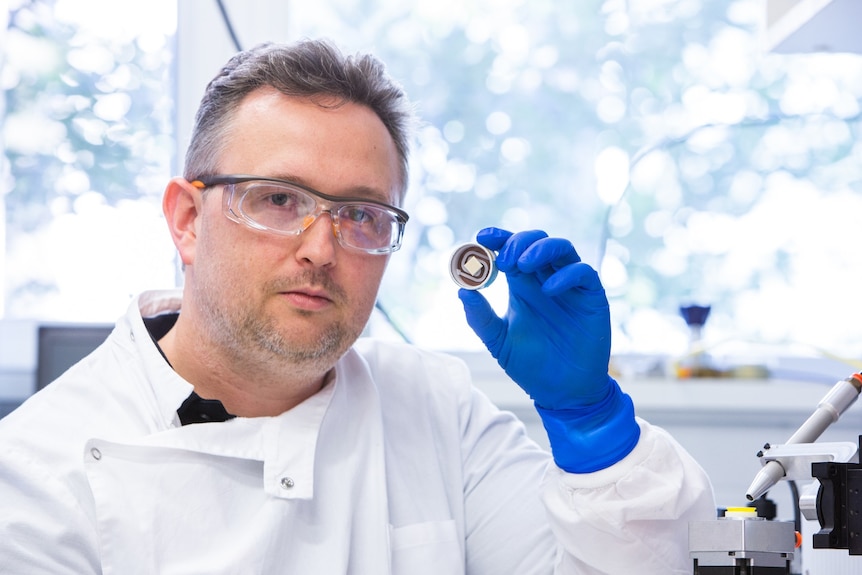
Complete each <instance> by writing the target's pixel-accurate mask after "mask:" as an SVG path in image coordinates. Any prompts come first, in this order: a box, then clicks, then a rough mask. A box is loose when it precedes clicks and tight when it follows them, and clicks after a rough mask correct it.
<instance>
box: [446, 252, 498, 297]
mask: <svg viewBox="0 0 862 575" xmlns="http://www.w3.org/2000/svg"><path fill="white" fill-rule="evenodd" d="M495 259H496V256H495V255H494V252H492V251H491V250H489V249H488V248H486V247H485V246H482V245H479V244H464V245H462V246H460V247H459V248H458V249H456V250H455V252H454V253H453V254H452V258H451V259H450V260H449V275H450V276H452V280H453V281H454V282H455V283H456V284H458V285H459V286H460V287H462V288H464V289H469V290H477V289H482V288H485V287H488V286H489V285H491V283H492V282H493V281H494V279H495V278H496V277H497V266H496V265H495V263H494V261H495Z"/></svg>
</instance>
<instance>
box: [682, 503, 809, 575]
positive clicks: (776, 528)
mask: <svg viewBox="0 0 862 575" xmlns="http://www.w3.org/2000/svg"><path fill="white" fill-rule="evenodd" d="M688 535H689V539H688V541H689V552H690V556H691V559H692V566H693V569H694V571H693V573H694V575H789V574H790V564H791V561H792V559H793V553H794V549H795V548H796V546H797V543H798V539H797V536H796V532H795V530H794V527H793V523H791V522H787V521H767V520H766V519H764V518H762V517H757V513H756V511H755V509H753V508H745V507H743V508H730V509H728V510H727V512H726V513H725V516H724V517H721V518H718V519H715V520H712V521H693V522H692V523H690V524H689V531H688Z"/></svg>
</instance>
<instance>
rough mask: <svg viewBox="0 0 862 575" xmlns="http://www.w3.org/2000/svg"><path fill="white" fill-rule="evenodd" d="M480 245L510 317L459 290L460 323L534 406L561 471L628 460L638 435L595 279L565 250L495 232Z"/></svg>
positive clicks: (543, 240)
mask: <svg viewBox="0 0 862 575" xmlns="http://www.w3.org/2000/svg"><path fill="white" fill-rule="evenodd" d="M477 241H478V242H479V243H480V244H481V245H483V246H485V247H486V248H488V249H491V250H495V251H498V255H497V261H496V264H497V269H498V270H499V271H500V272H501V273H503V274H505V276H506V279H507V281H508V284H509V308H508V311H507V312H506V314H505V316H504V317H503V318H500V317H498V316H497V314H496V313H495V312H494V310H493V309H492V308H491V306H490V305H489V304H488V302H487V300H485V298H484V296H482V295H481V294H480V293H478V292H476V291H471V290H465V289H461V290H460V291H459V293H458V296H459V298H460V299H461V301H462V303H463V304H464V311H465V313H466V316H467V323H468V324H469V325H470V327H471V328H472V329H473V331H475V332H476V335H478V336H479V338H480V339H481V340H482V342H483V343H484V344H485V346H486V347H487V348H488V350H489V351H490V352H491V355H493V356H494V357H495V358H496V359H497V361H498V363H499V364H500V366H501V367H502V368H503V369H504V370H505V371H506V373H507V374H508V375H509V376H510V377H511V378H512V379H513V380H514V381H515V382H516V383H517V384H518V385H520V386H521V387H522V388H523V389H524V390H525V391H526V392H527V393H528V394H529V395H530V397H531V398H532V399H533V401H534V402H535V404H536V408H537V410H538V412H539V415H540V416H541V417H542V422H543V423H544V425H545V429H546V430H547V432H548V437H549V439H550V442H551V448H552V451H553V453H554V459H555V461H556V463H557V465H558V466H560V467H561V468H562V469H564V470H566V471H570V472H574V473H584V472H588V471H595V470H597V469H602V468H604V467H607V466H609V465H612V464H613V463H616V462H617V461H619V460H620V459H622V458H623V457H625V456H626V455H627V454H628V453H629V452H630V451H631V450H632V449H633V448H634V446H635V444H636V443H637V440H638V437H639V434H640V429H639V427H638V425H637V422H636V421H635V420H634V408H633V406H632V403H631V399H630V398H629V397H628V396H627V395H625V394H623V393H622V391H621V390H620V388H619V386H618V385H617V384H616V382H615V381H614V380H613V379H611V378H610V377H609V376H608V362H609V360H610V349H611V338H610V331H611V328H610V312H609V309H608V301H607V297H606V296H605V292H604V289H603V287H602V285H601V281H600V280H599V277H598V274H597V273H596V272H595V270H593V268H591V267H590V266H589V265H587V264H585V263H583V262H581V258H580V256H578V253H577V252H576V251H575V248H574V247H573V246H572V244H571V243H570V242H569V241H568V240H564V239H560V238H549V237H548V236H547V234H546V233H545V232H542V231H538V230H535V231H529V232H521V233H518V234H512V233H511V232H508V231H505V230H501V229H498V228H486V229H484V230H482V231H480V232H479V234H478V236H477Z"/></svg>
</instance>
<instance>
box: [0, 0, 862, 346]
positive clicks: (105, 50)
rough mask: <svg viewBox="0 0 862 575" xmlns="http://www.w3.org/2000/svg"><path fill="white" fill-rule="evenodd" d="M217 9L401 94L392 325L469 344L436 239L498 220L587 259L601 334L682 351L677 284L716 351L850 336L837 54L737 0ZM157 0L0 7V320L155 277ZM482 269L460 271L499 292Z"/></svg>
mask: <svg viewBox="0 0 862 575" xmlns="http://www.w3.org/2000/svg"><path fill="white" fill-rule="evenodd" d="M13 4H16V3H15V2H13ZM119 4H122V5H123V7H122V8H120V7H119ZM240 4H241V3H235V4H234V3H228V4H227V8H228V12H229V13H230V12H235V13H234V14H232V15H233V16H234V20H235V23H239V24H243V25H244V26H238V32H239V34H238V36H239V38H240V40H243V41H245V42H246V44H247V45H250V44H251V43H253V42H257V41H261V40H264V39H275V40H289V39H292V38H300V37H306V36H326V37H330V38H332V39H334V40H335V41H337V42H338V43H339V44H340V45H341V46H343V47H344V48H345V49H346V50H347V51H356V50H363V51H365V50H370V51H372V52H374V53H375V54H377V55H379V56H380V57H381V58H382V59H383V60H384V61H385V62H386V63H387V64H388V66H389V69H390V72H391V73H392V74H393V75H394V76H395V77H396V78H398V79H399V80H401V81H402V82H403V84H404V85H405V88H406V89H407V91H408V93H409V94H410V95H411V98H412V99H413V100H414V101H415V102H416V103H417V104H418V109H419V112H420V115H421V116H422V118H423V119H424V121H425V122H426V123H425V125H424V127H423V128H422V129H421V130H420V132H419V134H418V136H417V141H416V145H415V149H414V155H413V159H412V182H411V189H410V192H409V194H408V199H407V205H406V208H407V210H408V211H409V212H410V214H411V220H410V223H409V224H408V227H407V234H406V238H405V243H406V245H405V247H404V248H403V249H402V251H401V252H399V253H396V254H395V255H394V256H393V258H392V260H391V264H390V269H389V272H388V276H387V278H386V280H385V282H384V286H383V289H382V292H381V303H382V306H383V307H384V308H385V309H386V310H387V311H388V312H389V315H390V316H391V318H392V320H393V322H394V323H395V324H396V325H397V326H398V327H399V328H400V330H401V331H403V333H404V334H406V335H407V336H408V337H409V338H410V339H411V340H413V341H415V342H417V343H420V344H422V345H426V346H429V347H434V348H448V349H451V348H453V347H454V348H460V349H466V350H470V349H479V348H480V344H479V342H478V339H477V338H476V337H475V336H474V335H473V334H472V332H470V331H469V328H467V326H466V323H465V322H464V320H463V314H462V312H461V309H460V304H459V302H458V300H457V297H456V287H455V286H454V284H453V283H452V282H451V280H450V279H449V278H448V273H447V269H448V258H449V255H450V254H451V252H452V250H453V249H454V248H455V247H456V246H457V245H458V244H460V243H461V242H464V241H469V240H470V239H471V238H472V236H473V235H474V234H475V232H476V231H477V230H478V229H480V228H482V227H484V226H489V225H498V226H501V227H506V228H509V229H513V230H519V229H526V228H542V229H545V230H547V231H548V232H549V233H551V234H553V235H562V236H565V237H567V238H570V239H571V240H572V241H573V243H574V244H575V246H576V247H577V248H578V250H579V252H580V254H581V255H582V257H583V259H584V260H585V261H587V262H588V263H590V264H592V265H594V266H596V267H597V268H598V269H599V270H600V272H601V275H602V278H603V281H604V283H605V285H606V287H607V290H608V295H609V298H610V301H611V305H612V313H613V321H614V352H615V353H618V354H620V353H630V352H634V353H661V354H679V353H682V352H684V350H685V349H686V346H687V345H688V337H689V332H688V330H687V328H686V326H685V324H684V322H683V320H682V318H681V316H680V313H679V307H680V306H681V305H684V304H688V303H699V304H708V305H711V306H712V312H711V314H710V318H709V320H708V323H707V326H706V328H705V330H704V335H705V337H706V340H707V341H709V342H713V343H714V344H715V345H716V348H715V349H718V348H719V347H721V346H724V347H723V348H722V349H724V350H725V351H726V352H727V353H735V352H736V351H738V350H740V349H744V350H749V349H751V347H752V343H757V344H764V345H772V346H774V347H773V349H779V346H780V349H781V352H780V353H782V354H787V353H803V354H804V353H815V354H816V353H820V350H821V349H822V350H827V351H828V352H830V353H833V354H838V355H843V356H856V355H858V354H859V352H860V349H861V348H862V330H860V329H858V328H857V327H856V326H855V321H854V320H856V319H858V318H860V317H862V298H859V297H858V296H857V294H856V290H854V285H855V284H854V282H855V281H856V279H855V275H856V274H855V273H854V270H856V269H857V268H858V265H859V264H860V256H859V255H858V254H859V249H858V248H859V240H858V238H857V237H855V234H854V230H855V226H854V224H855V220H856V219H857V218H858V214H860V213H862V210H860V208H862V193H860V192H862V189H860V188H862V161H860V160H862V144H860V143H859V139H860V138H859V135H860V129H862V128H860V99H862V57H860V56H859V55H856V54H810V55H780V54H772V53H764V51H763V49H762V44H761V30H760V26H761V22H762V20H763V14H762V10H763V5H762V2H761V1H760V0H736V1H733V2H726V1H724V0H634V1H629V2H624V1H622V0H605V1H598V0H585V1H579V2H558V1H555V0H531V1H530V2H526V1H525V0H469V1H463V0H433V1H432V0H408V1H406V2H404V1H395V0H327V1H323V2H315V3H292V4H291V8H290V17H289V18H286V19H285V20H286V21H285V23H284V26H283V27H282V26H276V27H277V28H279V29H282V28H283V30H284V37H271V36H269V37H266V38H263V37H255V31H257V32H258V33H260V30H261V28H262V27H261V26H255V25H254V21H253V20H254V19H253V18H251V17H250V16H249V14H258V16H256V18H258V19H260V17H261V16H260V13H261V12H260V11H261V10H263V7H262V6H261V4H262V3H255V4H254V6H253V7H249V8H248V10H246V9H245V8H243V6H241V5H240ZM131 6H134V7H131ZM194 6H195V8H194V9H195V10H197V9H198V4H195V5H194ZM201 6H202V7H203V5H201ZM279 6H281V4H279ZM181 8H183V9H186V10H192V8H191V6H190V5H187V6H181ZM206 8H207V9H214V8H213V7H212V6H210V5H209V4H207V5H206ZM90 9H92V11H90ZM176 9H177V6H176V3H175V2H170V1H168V0H160V1H158V2H153V1H149V0H148V1H146V2H133V3H114V2H110V1H109V0H103V1H100V2H96V1H83V0H78V1H75V0H57V1H56V2H50V1H49V0H42V1H38V2H20V1H19V2H17V6H15V7H13V9H12V11H11V13H10V14H11V20H10V29H9V32H8V33H7V37H6V47H5V50H4V53H5V58H6V60H5V62H4V67H3V76H2V78H3V85H4V88H5V89H6V91H7V92H6V99H7V103H6V106H7V111H6V122H5V127H4V138H5V145H6V158H7V161H8V170H7V177H6V178H5V179H4V188H3V190H4V193H5V195H4V196H3V197H4V203H5V209H6V215H5V226H6V237H7V244H6V246H5V264H3V265H4V266H5V272H4V278H5V289H4V293H5V304H4V306H3V309H4V310H5V314H6V317H30V316H40V317H46V318H49V319H54V320H56V319H87V320H94V321H101V320H106V319H107V320H112V319H114V318H115V317H116V316H117V315H119V314H120V313H121V312H122V310H123V308H124V307H125V302H127V301H128V298H129V297H130V296H131V295H132V294H133V293H135V292H138V291H141V290H143V289H149V288H153V287H164V286H170V285H173V284H174V283H175V282H176V278H175V269H176V265H175V259H174V249H173V246H172V245H171V243H170V239H169V237H168V234H167V231H166V230H165V228H164V225H163V223H162V222H161V219H160V218H161V216H160V213H159V211H160V210H159V199H160V196H161V193H162V190H163V189H164V184H165V181H166V179H167V177H169V176H170V175H172V173H175V172H176V170H172V169H170V162H171V158H172V156H173V154H174V151H173V150H172V148H171V145H170V142H171V141H173V140H172V132H171V130H172V119H171V115H170V114H171V102H170V98H169V95H170V94H171V90H168V89H166V86H168V85H170V83H171V82H172V81H173V79H172V76H171V55H172V53H171V38H172V34H173V30H174V26H175V24H176V23H175V21H174V19H175V12H176ZM129 10H132V11H133V12H131V13H130V12H128V11H129ZM252 10H258V12H253V11H252ZM279 10H282V11H283V10H284V9H283V8H279ZM118 11H122V12H123V13H122V14H118ZM263 12H264V13H266V11H265V10H263ZM102 18H107V19H108V20H109V21H110V22H111V25H110V26H109V27H107V28H103V29H97V27H98V24H99V22H100V21H101V19H102ZM250 18H251V21H250ZM117 22H123V23H124V26H117ZM126 25H127V27H126ZM267 26H268V29H270V30H272V28H273V26H275V24H274V23H268V24H267ZM201 33H206V35H207V38H209V39H210V41H211V44H213V45H214V46H210V45H209V44H207V47H208V48H212V47H215V48H217V49H219V50H221V49H223V48H224V47H223V46H221V44H225V43H226V42H224V41H223V39H219V40H218V42H217V41H215V40H212V37H213V34H214V30H213V28H212V27H207V29H206V30H204V31H202V32H201ZM220 33H223V30H221V31H220ZM216 44H218V46H215V45H216ZM219 63H221V61H220V62H219ZM213 72H214V70H213ZM207 75H208V76H209V75H211V74H207ZM200 89H202V86H201V87H200ZM199 97H200V93H199V92H197V93H195V94H194V98H195V100H196V99H197V98H199ZM180 136H182V133H181V134H180ZM0 251H2V250H0ZM0 257H2V256H0ZM504 284H505V282H504V281H503V280H502V279H498V281H497V282H496V283H495V284H494V285H493V286H492V287H491V288H489V289H488V290H486V293H487V294H488V296H489V298H490V299H491V300H492V302H493V303H494V304H495V306H497V307H498V308H500V309H501V310H502V308H503V305H504V299H505V286H504ZM374 326H375V329H376V333H379V334H387V333H391V332H388V331H387V329H388V328H386V327H385V326H384V325H383V322H375V324H374Z"/></svg>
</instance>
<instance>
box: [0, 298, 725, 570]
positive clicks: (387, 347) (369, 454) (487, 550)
mask: <svg viewBox="0 0 862 575" xmlns="http://www.w3.org/2000/svg"><path fill="white" fill-rule="evenodd" d="M179 304H180V295H179V292H149V293H147V294H143V295H142V296H141V297H140V298H139V299H138V300H136V301H135V302H134V303H133V304H132V306H131V307H130V310H129V313H128V314H127V315H126V316H125V317H124V318H121V320H120V321H119V322H118V324H117V327H116V329H115V330H114V332H113V333H112V334H111V336H110V337H109V338H108V341H107V342H106V343H105V344H104V345H102V346H101V347H100V348H99V349H97V350H96V351H95V352H94V353H93V354H92V355H90V356H89V357H87V358H86V359H85V360H83V361H82V362H81V363H79V364H78V365H76V366H75V367H73V368H72V369H71V370H70V371H69V372H67V373H66V374H65V375H63V376H62V377H61V378H60V379H59V380H57V381H56V382H54V383H52V384H51V385H49V386H48V387H47V388H46V389H44V390H43V391H41V392H39V393H38V394H36V395H35V396H33V397H32V398H30V399H29V400H28V401H27V402H26V403H25V404H24V405H23V406H22V407H21V408H19V409H18V410H16V411H15V412H13V413H12V414H10V415H8V416H7V417H6V418H4V419H2V420H0V572H2V573H27V574H34V573H51V574H61V573H69V574H75V575H82V574H87V573H104V574H106V575H114V574H116V575H134V574H160V575H168V574H171V575H173V574H177V575H179V574H196V575H199V574H210V573H219V574H221V573H225V574H228V573H230V574H233V573H236V574H239V573H242V574H250V573H261V574H276V573H289V574H314V575H320V574H350V575H385V574H388V573H391V574H394V575H422V574H432V573H433V574H436V575H440V574H445V575H458V574H470V575H500V574H507V573H511V574H517V575H523V574H534V573H535V574H539V573H542V574H549V573H552V572H556V573H578V574H588V573H613V574H622V573H638V574H640V575H646V574H650V573H655V574H659V573H660V574H661V575H668V574H670V573H679V574H683V573H690V561H689V558H688V547H687V535H686V534H687V525H688V521H689V520H693V519H705V518H708V517H710V516H712V515H713V514H714V507H713V502H712V495H711V490H710V487H709V483H708V481H707V479H706V477H705V475H704V473H703V471H702V470H701V469H700V467H699V466H698V465H697V464H696V463H695V462H694V461H693V460H692V459H691V458H690V457H689V456H688V455H687V454H686V453H685V452H684V451H683V450H682V448H681V447H679V445H678V444H676V443H675V442H674V441H673V440H672V439H671V438H670V437H669V436H668V435H667V434H666V433H664V432H663V431H661V430H660V429H657V428H654V427H651V426H650V425H649V424H647V423H645V422H640V423H641V427H642V434H641V439H640V442H639V444H638V446H637V447H636V448H635V450H634V451H633V452H632V453H631V454H630V455H629V456H627V457H626V458H625V459H624V460H623V461H621V462H619V463H618V464H616V465H614V466H612V467H611V468H608V469H605V470H602V471H599V472H596V473H590V474H584V475H570V474H566V473H564V472H562V471H560V470H559V469H558V468H556V467H555V466H554V465H553V463H552V461H551V459H550V457H549V456H548V454H547V453H545V452H543V451H542V450H540V449H539V448H538V447H537V446H536V445H535V444H534V443H533V442H531V441H530V440H529V439H528V438H527V436H526V434H525V431H524V428H523V426H522V425H521V424H520V423H519V422H518V421H517V420H516V419H515V418H514V417H513V416H512V415H510V414H508V413H506V412H501V411H499V410H498V409H496V408H495V407H494V406H493V405H492V404H491V403H490V401H489V400H488V399H487V398H486V397H485V396H484V395H482V394H481V393H479V392H478V391H477V390H476V389H474V388H473V387H472V386H471V385H470V377H469V373H468V370H467V367H466V366H465V365H464V364H463V363H461V362H460V361H458V360H456V359H453V358H451V357H448V356H445V355H442V354H436V353H428V352H425V351H420V350H418V349H416V348H413V347H410V346H407V345H397V344H391V343H382V342H375V341H369V340H360V341H359V342H357V344H356V345H355V346H354V348H353V349H351V350H350V351H349V352H348V353H347V354H346V355H345V356H344V357H343V358H342V359H341V360H340V361H339V362H338V365H337V367H336V377H335V380H334V381H333V382H332V383H330V384H329V385H328V386H327V387H325V388H324V390H323V391H321V392H320V393H318V394H317V395H315V396H314V397H312V398H310V399H309V400H307V401H306V402H305V403H303V404H301V405H299V406H297V407H296V408H294V409H292V410H290V411H289V412H287V413H284V414H282V415H280V416H278V417H262V418H236V419H233V420H230V421H227V422H223V423H205V424H195V425H187V426H180V425H179V422H178V419H177V415H176V410H177V407H179V405H180V404H181V403H182V402H183V400H185V399H186V398H187V397H188V395H189V394H190V393H191V391H192V386H191V385H190V384H189V383H188V382H186V381H184V380H183V379H181V378H180V377H179V376H178V375H177V374H176V373H175V372H174V371H173V370H171V368H170V367H169V365H168V364H167V363H166V362H165V361H164V359H163V358H162V357H161V355H160V354H159V352H158V350H157V348H156V347H155V345H154V344H153V342H152V340H151V338H150V336H149V335H148V333H147V331H146V328H145V327H144V324H143V321H142V319H141V316H142V315H144V316H152V315H157V314H159V313H164V312H168V311H176V310H178V309H179ZM543 482H544V487H543Z"/></svg>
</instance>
